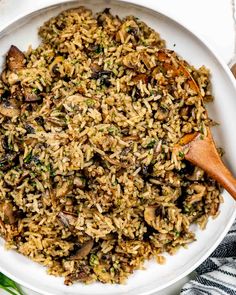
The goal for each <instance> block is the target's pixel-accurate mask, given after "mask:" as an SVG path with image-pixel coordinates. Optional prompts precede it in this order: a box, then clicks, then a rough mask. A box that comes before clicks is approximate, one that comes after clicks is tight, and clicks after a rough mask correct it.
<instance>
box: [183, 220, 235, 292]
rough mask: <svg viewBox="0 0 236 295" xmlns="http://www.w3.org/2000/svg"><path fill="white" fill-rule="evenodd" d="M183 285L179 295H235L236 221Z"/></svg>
mask: <svg viewBox="0 0 236 295" xmlns="http://www.w3.org/2000/svg"><path fill="white" fill-rule="evenodd" d="M196 272H197V277H196V278H195V279H194V280H191V281H190V282H188V283H187V284H185V285H184V286H183V288H182V290H181V293H180V295H236V220H235V221H234V224H233V226H232V227H231V229H230V231H229V232H228V234H227V236H226V237H225V238H224V240H223V241H222V242H221V244H220V245H219V246H218V248H217V249H216V250H215V251H214V252H213V253H212V254H211V256H210V257H209V258H208V259H207V260H206V261H204V262H203V263H202V264H201V265H200V266H199V267H198V268H197V269H196Z"/></svg>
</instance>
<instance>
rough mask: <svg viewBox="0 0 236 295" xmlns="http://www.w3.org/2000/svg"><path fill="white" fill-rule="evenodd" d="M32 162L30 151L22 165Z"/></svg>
mask: <svg viewBox="0 0 236 295" xmlns="http://www.w3.org/2000/svg"><path fill="white" fill-rule="evenodd" d="M31 160H32V151H31V152H29V154H28V155H27V156H26V157H25V158H24V163H26V164H28V163H30V162H31Z"/></svg>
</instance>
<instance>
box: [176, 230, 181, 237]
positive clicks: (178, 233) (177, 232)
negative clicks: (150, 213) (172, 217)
mask: <svg viewBox="0 0 236 295" xmlns="http://www.w3.org/2000/svg"><path fill="white" fill-rule="evenodd" d="M175 236H176V238H178V237H179V236H180V232H179V231H177V230H175Z"/></svg>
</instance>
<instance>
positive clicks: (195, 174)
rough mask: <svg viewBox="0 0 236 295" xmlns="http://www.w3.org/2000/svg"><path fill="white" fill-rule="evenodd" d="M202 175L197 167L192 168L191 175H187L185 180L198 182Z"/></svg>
mask: <svg viewBox="0 0 236 295" xmlns="http://www.w3.org/2000/svg"><path fill="white" fill-rule="evenodd" d="M203 175H204V171H203V170H202V169H201V168H198V167H197V166H195V167H194V171H193V173H192V174H191V175H187V176H186V178H187V179H189V180H193V181H194V180H200V179H201V178H202V177H203Z"/></svg>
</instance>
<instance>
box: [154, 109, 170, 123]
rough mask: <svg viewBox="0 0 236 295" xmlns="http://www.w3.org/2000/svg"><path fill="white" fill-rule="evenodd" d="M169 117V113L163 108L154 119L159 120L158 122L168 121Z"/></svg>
mask: <svg viewBox="0 0 236 295" xmlns="http://www.w3.org/2000/svg"><path fill="white" fill-rule="evenodd" d="M168 116H169V111H168V110H167V109H165V108H163V107H160V108H159V109H158V110H157V111H156V113H155V115H154V118H155V119H157V120H158V121H163V120H165V119H167V118H168Z"/></svg>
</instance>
